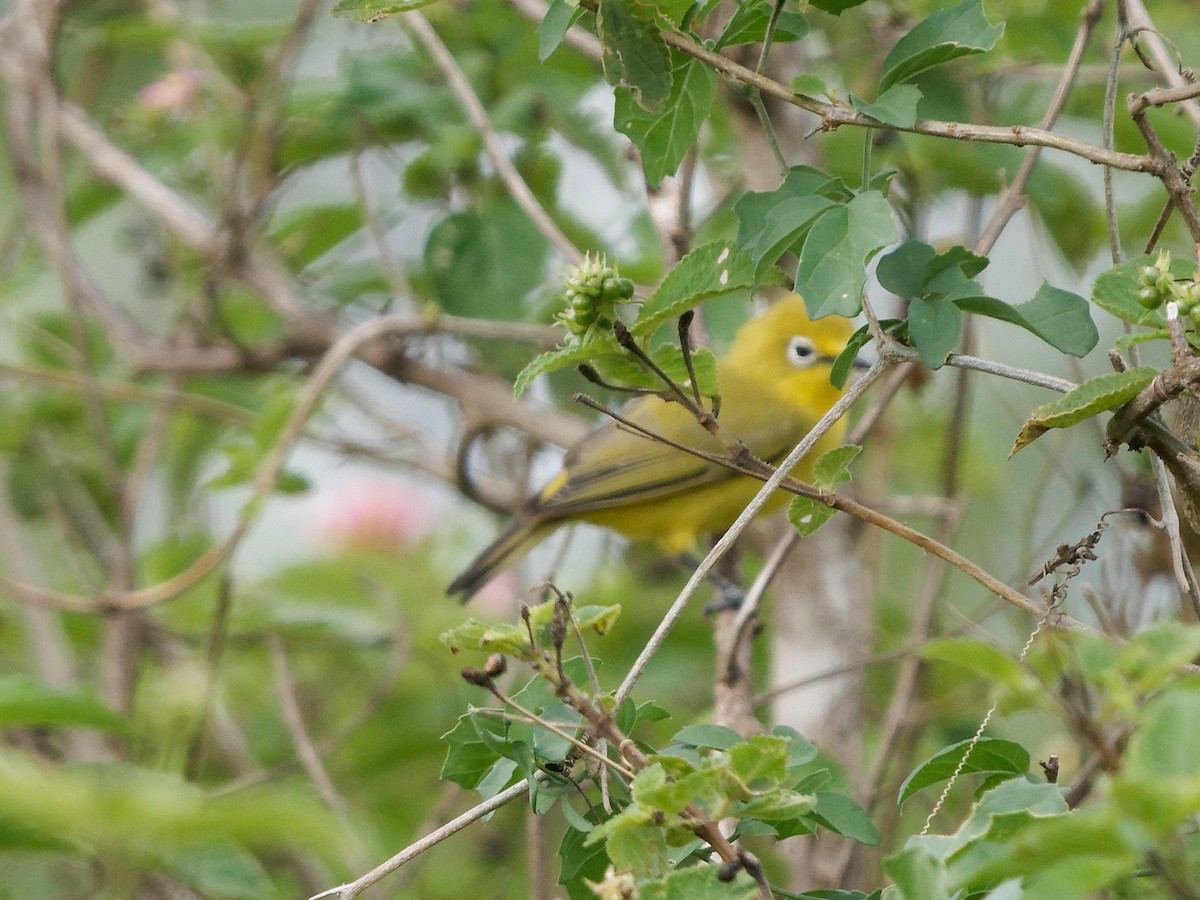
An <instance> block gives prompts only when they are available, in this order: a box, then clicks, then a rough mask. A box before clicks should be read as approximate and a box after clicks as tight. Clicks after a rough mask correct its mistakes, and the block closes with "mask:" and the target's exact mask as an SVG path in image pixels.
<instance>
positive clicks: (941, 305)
mask: <svg viewBox="0 0 1200 900" xmlns="http://www.w3.org/2000/svg"><path fill="white" fill-rule="evenodd" d="M962 329H963V314H962V310H960V309H959V308H958V307H957V306H956V305H955V304H953V303H952V302H950V301H949V300H948V299H946V298H945V297H940V296H936V295H935V296H933V297H930V298H928V299H927V298H925V297H917V298H915V299H913V300H911V301H910V302H909V306H908V336H909V339H910V340H911V341H912V344H913V346H914V347H916V348H917V353H919V354H920V355H921V362H923V363H925V365H927V366H929V368H931V369H940V368H941V367H942V365H943V364H945V362H946V357H947V356H949V355H950V354H951V353H953V352H954V351H955V350H956V349H957V348H958V343H959V341H960V340H961V339H962Z"/></svg>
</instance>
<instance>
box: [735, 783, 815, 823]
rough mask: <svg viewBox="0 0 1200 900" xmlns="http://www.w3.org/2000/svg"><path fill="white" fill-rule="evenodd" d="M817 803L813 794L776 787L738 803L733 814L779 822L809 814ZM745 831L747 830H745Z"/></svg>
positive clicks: (740, 816)
mask: <svg viewBox="0 0 1200 900" xmlns="http://www.w3.org/2000/svg"><path fill="white" fill-rule="evenodd" d="M816 804H817V798H816V797H815V796H813V795H812V794H801V793H800V792H799V791H791V790H787V789H785V788H776V789H774V790H771V791H768V792H766V793H764V794H761V795H759V796H757V797H755V798H754V799H753V800H747V801H746V802H745V803H739V804H737V806H736V807H734V810H733V814H734V815H735V816H736V817H738V818H751V819H758V820H760V821H764V822H778V821H784V820H787V819H796V818H799V817H800V816H804V815H808V814H810V813H811V812H812V810H813V807H815V806H816ZM743 833H745V832H744V831H743Z"/></svg>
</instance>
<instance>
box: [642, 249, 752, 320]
mask: <svg viewBox="0 0 1200 900" xmlns="http://www.w3.org/2000/svg"><path fill="white" fill-rule="evenodd" d="M753 285H754V266H753V263H752V261H751V259H750V256H749V254H747V253H744V252H743V251H741V250H738V249H737V248H735V247H733V246H732V245H731V244H729V243H726V242H717V243H713V244H705V245H704V246H703V247H697V248H696V249H695V250H693V251H692V252H691V253H689V254H688V255H687V256H685V257H684V258H683V259H681V260H680V261H679V262H678V263H676V264H675V267H674V268H673V269H671V271H670V272H668V273H667V277H666V278H664V279H663V280H662V283H661V284H659V286H658V287H657V288H655V290H654V293H652V294H651V295H650V296H649V297H647V298H646V302H645V303H643V304H642V310H641V313H639V315H638V317H637V321H635V322H634V323H633V324H632V325H630V326H629V331H630V333H632V334H636V335H648V334H651V333H652V332H653V331H654V330H655V329H656V328H658V327H659V326H660V325H662V324H663V323H664V322H666V321H668V320H669V319H674V318H677V317H679V316H681V315H683V314H684V313H685V312H687V311H688V310H689V309H691V308H692V307H694V306H696V305H698V304H699V303H701V302H703V301H704V300H708V299H710V298H712V297H717V296H720V295H721V294H728V293H730V292H732V291H737V290H743V289H746V288H749V287H752V286H753Z"/></svg>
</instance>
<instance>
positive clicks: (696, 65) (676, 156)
mask: <svg viewBox="0 0 1200 900" xmlns="http://www.w3.org/2000/svg"><path fill="white" fill-rule="evenodd" d="M672 61H673V62H674V67H673V68H672V71H671V93H670V96H668V98H667V100H666V102H665V103H663V104H661V105H660V106H659V107H658V108H656V110H655V111H653V112H648V111H647V110H645V109H644V108H643V107H642V106H641V105H640V104H639V103H638V102H637V100H636V98H635V97H634V95H633V94H632V93H631V92H630V91H627V90H618V91H617V92H616V105H615V107H614V110H613V127H615V128H616V129H617V131H619V132H621V133H622V134H624V135H625V136H626V137H628V138H629V139H630V140H631V141H633V142H634V143H635V144H637V147H638V150H640V151H641V157H642V170H643V171H644V172H645V173H646V182H647V183H648V184H649V185H650V186H651V187H652V188H657V187H658V186H659V185H660V184H662V180H663V178H665V177H666V176H668V175H674V174H675V172H676V170H678V168H679V164H680V163H681V162H683V157H684V156H685V155H686V154H687V152H688V150H689V149H690V148H691V147H692V146H693V145H694V144H695V143H696V138H697V137H698V136H699V134H700V126H702V125H703V124H704V120H705V119H707V118H708V113H709V110H710V109H712V103H713V98H714V97H715V96H716V91H717V75H716V73H715V72H714V71H713V70H712V69H711V68H710V67H709V66H707V65H705V64H704V63H702V62H700V61H699V60H696V59H692V58H691V57H688V56H685V55H684V54H682V53H679V52H677V51H676V52H673V53H672Z"/></svg>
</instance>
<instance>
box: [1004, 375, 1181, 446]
mask: <svg viewBox="0 0 1200 900" xmlns="http://www.w3.org/2000/svg"><path fill="white" fill-rule="evenodd" d="M1157 375H1158V370H1157V369H1155V368H1154V367H1153V366H1138V367H1137V368H1136V369H1129V370H1128V371H1125V372H1114V373H1112V374H1111V375H1099V376H1097V377H1095V378H1089V379H1088V380H1087V381H1085V382H1084V383H1083V384H1081V385H1079V386H1078V387H1077V388H1075V389H1074V390H1072V391H1068V392H1067V393H1066V394H1064V395H1063V396H1062V397H1060V398H1059V399H1057V400H1055V401H1054V402H1053V403H1047V404H1045V405H1044V406H1039V407H1038V408H1037V409H1035V410H1034V411H1033V412H1031V413H1030V414H1029V418H1028V419H1027V420H1026V421H1025V424H1024V425H1023V426H1022V427H1021V433H1020V434H1018V435H1017V440H1016V443H1015V444H1013V448H1012V451H1011V452H1010V453H1009V454H1008V455H1009V456H1012V455H1013V453H1016V452H1017V451H1018V450H1021V449H1022V448H1024V447H1026V446H1027V445H1028V444H1030V443H1031V442H1032V441H1034V440H1036V439H1037V438H1039V437H1041V436H1042V435H1043V434H1045V433H1046V432H1047V431H1049V430H1050V429H1051V428H1069V427H1070V426H1072V425H1076V424H1078V423H1080V422H1082V421H1084V420H1085V419H1089V418H1091V417H1092V416H1094V415H1098V414H1099V413H1102V412H1105V411H1106V410H1110V409H1115V408H1116V407H1118V406H1121V405H1122V404H1124V403H1128V402H1129V401H1130V400H1132V399H1133V398H1134V397H1136V396H1137V395H1138V393H1140V392H1141V391H1142V389H1143V388H1145V387H1146V386H1147V385H1149V384H1150V382H1151V381H1153V380H1154V378H1155V376H1157Z"/></svg>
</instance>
